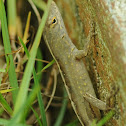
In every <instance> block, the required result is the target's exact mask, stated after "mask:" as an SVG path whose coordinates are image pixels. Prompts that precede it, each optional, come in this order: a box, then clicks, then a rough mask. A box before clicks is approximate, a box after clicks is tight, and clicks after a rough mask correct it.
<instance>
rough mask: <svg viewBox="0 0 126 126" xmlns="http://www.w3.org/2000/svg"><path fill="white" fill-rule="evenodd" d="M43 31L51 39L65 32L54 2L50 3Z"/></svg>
mask: <svg viewBox="0 0 126 126" xmlns="http://www.w3.org/2000/svg"><path fill="white" fill-rule="evenodd" d="M44 31H45V32H48V33H49V34H50V35H51V36H52V37H53V36H54V35H55V37H56V35H61V34H62V33H64V32H66V29H65V26H64V22H63V19H62V17H61V14H60V12H59V9H58V7H57V6H56V4H55V2H54V1H52V3H51V6H50V11H49V15H48V18H47V21H46V24H45V28H44ZM51 36H50V37H51Z"/></svg>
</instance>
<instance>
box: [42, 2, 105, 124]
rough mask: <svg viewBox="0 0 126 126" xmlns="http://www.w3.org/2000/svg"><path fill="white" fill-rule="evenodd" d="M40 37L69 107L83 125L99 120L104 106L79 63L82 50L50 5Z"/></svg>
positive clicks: (54, 8)
mask: <svg viewBox="0 0 126 126" xmlns="http://www.w3.org/2000/svg"><path fill="white" fill-rule="evenodd" d="M43 36H44V39H45V42H46V44H47V46H48V48H49V51H50V53H51V55H52V56H53V58H54V59H55V61H56V63H57V65H58V68H59V71H60V74H61V77H62V79H63V82H64V84H65V88H66V90H67V93H68V96H69V99H70V101H71V104H72V107H73V109H74V111H75V113H76V115H77V117H78V119H79V121H80V123H81V124H82V125H83V126H84V125H86V126H90V125H91V123H92V121H93V119H95V118H97V119H99V118H100V111H99V109H102V110H106V109H107V105H106V103H104V102H102V101H101V100H99V99H97V98H96V95H95V92H94V89H93V86H92V82H91V80H90V77H89V75H88V72H87V70H86V67H85V65H84V63H83V61H82V60H81V59H82V58H83V57H84V56H85V55H86V54H85V50H78V49H77V48H76V46H75V45H74V44H73V43H72V41H71V39H70V38H69V36H68V34H67V31H66V28H65V26H64V22H63V19H62V17H61V14H60V12H59V10H58V7H57V6H56V4H55V2H52V4H51V7H50V11H49V16H48V19H47V22H46V25H45V28H44V32H43Z"/></svg>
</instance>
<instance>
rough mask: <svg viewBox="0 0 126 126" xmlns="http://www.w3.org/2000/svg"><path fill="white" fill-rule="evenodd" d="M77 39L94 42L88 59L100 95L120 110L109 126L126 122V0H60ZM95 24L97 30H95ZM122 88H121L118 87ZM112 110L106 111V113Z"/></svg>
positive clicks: (78, 43)
mask: <svg viewBox="0 0 126 126" xmlns="http://www.w3.org/2000/svg"><path fill="white" fill-rule="evenodd" d="M56 3H57V5H58V7H59V9H60V12H61V14H62V16H63V20H64V23H65V26H66V28H67V31H68V34H69V36H70V38H71V39H72V41H73V43H74V44H75V45H76V46H77V48H78V49H83V47H84V45H85V43H86V42H87V41H86V38H87V37H88V36H89V35H90V34H91V32H94V33H95V35H94V36H92V37H91V45H90V48H89V51H88V55H87V57H86V58H85V60H84V62H85V64H86V66H87V69H88V72H89V74H90V77H91V80H92V83H93V86H94V89H95V91H96V94H97V97H98V98H99V99H101V100H102V101H105V102H106V101H107V100H108V97H110V96H111V95H112V94H115V95H114V96H112V98H111V99H109V100H110V103H109V105H110V106H111V107H112V108H114V109H115V111H116V114H115V115H114V116H113V118H112V119H111V120H110V121H109V122H108V123H107V124H106V125H107V126H109V125H110V126H111V125H114V126H120V125H121V126H124V125H125V124H126V109H125V107H126V100H125V97H126V1H125V0H116V1H111V0H60V1H59V0H57V1H56ZM92 26H93V27H94V30H93V31H92V30H91V29H92ZM118 88H119V91H118V92H116V90H117V89H118ZM107 112H108V111H102V116H104V115H105V114H106V113H107Z"/></svg>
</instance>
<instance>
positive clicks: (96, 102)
mask: <svg viewBox="0 0 126 126" xmlns="http://www.w3.org/2000/svg"><path fill="white" fill-rule="evenodd" d="M83 97H84V99H85V100H86V101H87V102H89V103H90V104H91V105H93V106H95V107H97V108H98V109H100V110H109V109H112V108H110V107H109V106H108V105H107V104H106V103H105V102H103V101H101V100H99V99H97V98H95V97H94V96H92V95H90V94H88V93H86V94H85V95H84V96H83Z"/></svg>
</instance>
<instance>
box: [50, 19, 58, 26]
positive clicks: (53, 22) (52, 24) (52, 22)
mask: <svg viewBox="0 0 126 126" xmlns="http://www.w3.org/2000/svg"><path fill="white" fill-rule="evenodd" d="M56 24H57V19H56V17H53V19H52V21H51V25H50V28H53V27H54V26H55V25H56Z"/></svg>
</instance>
